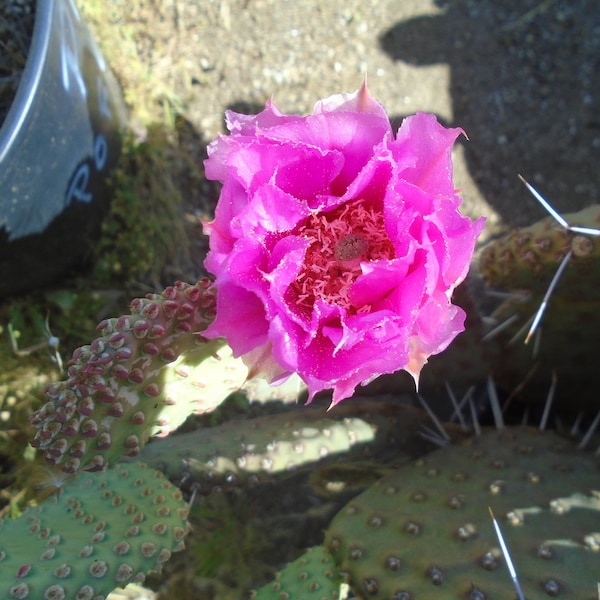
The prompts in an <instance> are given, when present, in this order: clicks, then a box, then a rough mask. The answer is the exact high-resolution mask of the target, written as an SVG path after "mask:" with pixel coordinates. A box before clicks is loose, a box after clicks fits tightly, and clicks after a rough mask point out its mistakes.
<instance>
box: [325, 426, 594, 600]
mask: <svg viewBox="0 0 600 600" xmlns="http://www.w3.org/2000/svg"><path fill="white" fill-rule="evenodd" d="M599 476H600V467H599V462H598V459H597V457H594V456H591V455H589V454H584V453H583V452H580V451H577V450H576V449H574V447H573V446H572V445H571V444H570V442H567V441H565V440H564V439H562V438H560V437H559V436H557V435H556V434H553V433H550V432H547V433H540V432H539V431H534V430H528V429H510V430H509V429H505V430H501V431H499V432H492V433H486V434H484V435H482V436H480V437H478V438H473V439H471V440H470V441H468V442H467V443H464V444H462V445H460V446H453V447H449V448H444V449H441V450H438V451H435V452H433V453H431V454H430V455H428V456H426V457H425V458H422V459H420V460H418V461H416V462H415V463H414V464H412V465H411V466H409V467H404V468H401V469H398V470H397V471H396V472H395V473H393V474H391V475H388V476H386V477H384V478H382V479H380V480H379V481H378V482H377V483H376V484H375V485H374V486H373V487H372V488H371V489H369V490H368V491H366V492H364V493H363V494H361V495H359V496H357V497H356V498H355V499H354V500H352V501H351V502H350V503H349V504H348V505H347V506H346V507H345V508H344V509H342V511H341V512H340V513H338V515H337V516H336V517H335V518H334V519H333V521H332V523H331V526H330V528H329V530H328V532H327V535H326V542H325V543H326V547H327V548H328V549H329V550H330V552H331V553H332V554H333V556H334V558H335V561H336V563H337V565H338V567H339V568H340V569H341V570H342V571H345V572H347V573H348V574H349V577H350V584H351V586H352V589H353V591H354V592H355V593H356V594H358V595H359V597H361V598H365V599H368V598H386V599H395V600H398V599H402V600H415V599H417V600H418V599H421V598H428V599H430V600H434V599H436V598H440V599H443V600H453V599H456V600H459V599H460V600H464V599H465V598H467V599H469V600H497V599H500V598H514V597H515V591H514V588H513V584H512V582H511V578H510V575H509V572H508V570H507V566H506V564H505V563H504V560H503V557H502V553H501V551H500V546H499V543H498V539H497V537H496V534H495V532H494V528H493V524H492V520H491V518H490V515H489V512H488V507H491V508H492V509H493V511H494V513H495V516H496V518H497V519H498V521H499V523H500V526H501V527H502V529H503V532H504V538H505V541H506V544H507V546H508V548H509V549H510V552H511V555H512V559H513V562H514V565H515V567H516V569H517V572H518V576H519V580H520V582H521V585H522V588H523V592H524V594H525V597H526V598H528V599H534V598H535V599H537V598H546V597H554V596H558V597H564V598H569V599H570V600H590V599H592V598H595V597H596V594H597V591H596V589H597V582H598V578H599V576H600V492H599V491H598V490H600V477H599Z"/></svg>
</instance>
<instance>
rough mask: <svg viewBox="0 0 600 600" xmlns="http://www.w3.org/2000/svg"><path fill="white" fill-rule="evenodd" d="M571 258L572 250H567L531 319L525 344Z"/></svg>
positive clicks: (536, 325) (537, 323)
mask: <svg viewBox="0 0 600 600" xmlns="http://www.w3.org/2000/svg"><path fill="white" fill-rule="evenodd" d="M571 256H573V250H569V251H568V252H567V253H566V254H565V256H564V257H563V259H562V261H561V262H560V265H559V266H558V269H556V273H554V277H553V278H552V281H551V282H550V285H549V286H548V289H547V290H546V294H545V295H544V298H543V300H542V303H541V304H540V307H539V308H538V311H537V313H536V314H535V317H534V318H533V323H532V325H531V327H530V329H529V332H528V333H527V336H526V337H525V343H526V344H527V343H528V342H529V340H530V339H531V336H532V335H533V334H534V332H535V330H536V329H537V327H538V325H539V324H540V321H541V320H542V317H543V315H544V312H545V311H546V308H547V306H548V302H549V300H550V296H552V293H553V292H554V289H555V288H556V285H557V284H558V281H559V279H560V276H561V275H562V274H563V271H564V270H565V269H566V268H567V265H568V264H569V260H571Z"/></svg>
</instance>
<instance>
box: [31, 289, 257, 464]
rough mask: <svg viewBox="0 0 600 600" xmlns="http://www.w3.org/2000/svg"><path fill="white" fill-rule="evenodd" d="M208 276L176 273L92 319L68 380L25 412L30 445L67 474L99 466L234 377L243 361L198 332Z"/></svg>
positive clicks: (206, 310) (205, 316) (219, 393)
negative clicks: (157, 290) (113, 312)
mask: <svg viewBox="0 0 600 600" xmlns="http://www.w3.org/2000/svg"><path fill="white" fill-rule="evenodd" d="M211 284H212V282H211V281H210V280H209V279H203V280H200V281H199V282H198V283H197V284H195V285H189V284H186V283H182V282H178V283H176V284H175V285H174V286H170V287H168V288H166V289H165V290H164V291H163V292H162V293H161V294H149V295H148V296H147V297H146V298H137V299H135V300H133V301H132V303H131V314H130V315H123V316H121V317H119V318H118V319H105V320H104V321H102V323H100V325H98V329H99V331H100V337H98V338H96V339H95V340H94V341H93V342H92V343H91V344H90V345H88V346H82V347H81V348H77V350H75V352H74V353H73V358H72V359H71V361H70V362H69V364H68V369H67V379H66V380H65V381H61V382H58V383H55V384H52V385H51V386H50V387H49V388H48V391H47V394H48V396H49V401H48V402H46V404H44V406H42V408H40V409H39V410H38V411H36V412H35V413H34V414H33V415H32V416H31V422H32V424H33V426H34V427H35V428H36V433H35V437H34V439H33V440H32V442H31V444H32V446H34V447H36V448H39V449H40V450H42V451H44V453H45V455H46V461H47V462H49V463H50V464H53V465H57V466H60V468H61V469H62V470H63V471H65V472H67V473H76V472H78V471H80V470H86V471H99V470H102V469H104V468H106V467H107V466H108V465H109V464H112V463H114V462H117V461H119V460H120V459H121V458H122V457H123V456H128V457H133V456H137V455H138V454H139V452H140V450H141V448H142V447H143V446H144V444H145V443H146V442H147V441H148V438H149V437H150V436H152V435H166V434H167V433H169V431H171V430H173V429H175V428H176V427H178V426H179V425H180V424H181V423H182V422H183V421H184V420H185V419H186V418H187V417H188V416H189V415H190V414H192V413H201V412H207V411H209V410H212V409H214V408H215V407H216V406H218V404H219V403H220V402H222V401H223V400H224V399H225V397H226V396H228V395H229V394H230V393H231V392H232V391H233V390H235V389H237V388H239V387H240V386H241V385H242V383H243V382H244V379H245V378H246V374H247V370H246V368H245V366H244V365H243V363H242V362H241V360H236V359H234V358H233V357H232V356H231V350H230V349H229V348H227V347H225V343H224V341H223V340H211V341H209V340H206V339H205V338H203V337H202V332H203V331H204V329H205V328H206V326H207V325H208V323H210V322H211V321H212V319H213V318H214V304H215V299H214V292H213V290H212V288H211ZM216 358H218V360H216Z"/></svg>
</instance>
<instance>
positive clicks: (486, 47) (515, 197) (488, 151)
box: [380, 0, 600, 225]
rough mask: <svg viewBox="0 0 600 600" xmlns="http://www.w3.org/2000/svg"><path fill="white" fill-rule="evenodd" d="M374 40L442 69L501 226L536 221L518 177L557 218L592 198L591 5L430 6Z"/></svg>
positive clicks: (595, 59) (594, 18)
mask: <svg viewBox="0 0 600 600" xmlns="http://www.w3.org/2000/svg"><path fill="white" fill-rule="evenodd" d="M436 4H437V5H438V6H439V7H440V8H442V9H444V10H445V12H444V13H443V14H442V15H441V16H435V17H417V18H414V19H411V20H408V21H403V22H399V23H397V24H396V25H394V26H392V27H391V28H389V29H388V30H387V31H386V32H385V33H384V34H383V35H382V36H381V37H380V44H381V47H382V49H383V50H384V51H385V52H386V53H387V54H388V55H390V56H391V57H392V58H393V59H395V60H399V61H404V62H405V63H409V64H411V65H417V66H423V65H431V64H434V63H448V64H449V65H450V68H451V83H450V85H451V90H450V91H451V97H452V102H453V114H454V120H455V123H456V124H460V126H461V127H463V128H464V129H465V131H466V132H467V133H468V136H469V139H470V142H466V143H465V149H466V158H467V161H468V166H469V169H470V173H471V175H472V177H473V178H474V180H475V182H476V183H477V185H478V186H479V188H480V190H481V192H482V194H483V195H484V197H485V198H486V200H487V201H488V202H489V203H490V204H491V205H492V206H493V208H494V209H495V210H496V211H498V213H499V214H500V216H501V217H502V218H503V219H504V220H505V221H506V223H507V224H509V225H526V224H530V223H532V222H534V221H536V220H538V219H539V218H540V217H541V216H542V215H543V213H542V210H541V209H540V208H539V207H538V206H536V204H535V202H534V201H533V200H532V199H530V197H529V196H528V194H527V192H526V191H525V190H524V188H523V186H522V184H520V182H519V180H518V178H517V173H522V174H523V175H524V176H525V177H526V178H528V179H530V180H532V182H534V184H535V185H536V186H537V187H538V188H539V189H540V191H541V192H542V193H543V194H544V195H545V197H546V198H548V199H549V200H550V201H551V202H552V203H553V204H554V205H555V206H556V207H557V208H558V209H559V210H560V211H561V212H573V211H575V210H578V209H580V208H583V207H585V206H587V205H589V204H592V203H596V202H599V201H600V187H599V185H598V178H597V175H596V173H597V165H598V163H599V161H600V104H599V103H598V99H599V98H600V69H599V68H600V3H598V2H596V1H595V0H570V1H566V0H565V1H562V0H545V1H542V0H524V1H523V0H510V1H508V2H501V3H498V2H494V1H493V0H483V1H481V0H477V1H475V0H453V1H452V0H436Z"/></svg>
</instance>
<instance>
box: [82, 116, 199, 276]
mask: <svg viewBox="0 0 600 600" xmlns="http://www.w3.org/2000/svg"><path fill="white" fill-rule="evenodd" d="M170 152H171V151H170V147H169V141H168V133H167V131H166V130H165V128H164V127H160V126H154V127H151V128H150V129H149V130H148V136H147V139H146V141H144V142H141V143H137V142H136V141H135V140H134V139H133V137H132V136H131V135H129V136H128V137H127V138H126V139H125V143H124V151H123V155H122V158H121V162H120V166H119V168H118V170H117V173H116V176H115V179H114V185H115V196H114V198H113V201H112V205H111V210H110V213H109V215H108V217H107V218H106V219H105V221H104V223H103V224H102V238H101V240H100V242H99V243H98V244H97V245H96V247H95V249H94V255H95V260H94V262H95V267H94V273H93V278H94V280H96V282H97V283H98V284H99V285H100V286H103V285H104V286H107V285H114V284H115V283H116V284H118V285H121V286H126V287H131V286H133V285H134V284H135V283H138V282H144V283H146V284H147V283H152V284H154V287H159V286H160V284H159V282H160V281H161V279H162V275H163V269H164V267H165V265H168V264H171V265H172V264H175V265H177V266H178V268H179V270H180V271H182V272H184V271H185V270H186V268H187V267H188V265H189V259H188V258H187V255H188V242H187V235H186V232H185V229H184V224H183V210H182V198H181V193H180V191H179V189H178V188H177V186H176V182H175V179H174V176H173V175H174V174H173V171H174V167H173V165H172V157H170V156H169V154H170Z"/></svg>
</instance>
